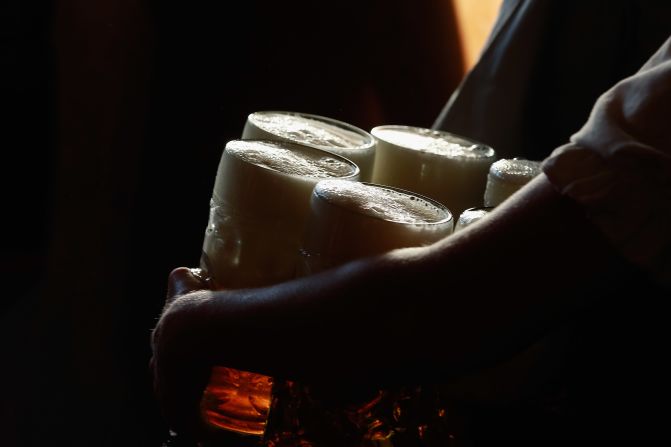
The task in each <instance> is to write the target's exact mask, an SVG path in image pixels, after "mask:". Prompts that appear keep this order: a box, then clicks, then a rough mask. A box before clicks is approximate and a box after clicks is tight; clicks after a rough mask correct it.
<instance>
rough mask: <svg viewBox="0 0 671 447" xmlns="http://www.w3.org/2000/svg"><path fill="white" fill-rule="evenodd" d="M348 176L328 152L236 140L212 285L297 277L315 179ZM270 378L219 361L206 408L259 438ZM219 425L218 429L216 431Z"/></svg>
mask: <svg viewBox="0 0 671 447" xmlns="http://www.w3.org/2000/svg"><path fill="white" fill-rule="evenodd" d="M327 178H338V179H341V180H343V181H347V182H351V181H356V180H358V178H359V168H358V167H357V166H356V165H355V164H354V163H353V162H351V161H350V160H347V159H345V158H344V157H340V156H338V155H336V154H333V153H331V152H326V151H324V150H321V149H317V148H314V147H309V146H305V145H301V144H297V143H291V142H287V141H262V140H233V141H229V142H228V143H227V144H226V147H225V149H224V151H223V153H222V156H221V159H220V162H219V167H218V170H217V175H216V179H215V184H214V190H213V193H212V198H211V200H210V215H209V222H208V224H207V229H206V232H205V238H204V241H203V252H202V256H201V268H202V269H203V270H204V272H205V274H206V275H207V276H208V278H209V280H210V281H211V283H212V285H213V288H215V289H216V288H241V287H259V286H266V285H270V284H274V283H278V282H281V281H285V280H289V279H292V278H294V277H295V270H296V256H297V253H298V250H299V248H300V246H301V238H302V236H303V234H304V229H305V223H306V220H307V218H308V216H309V209H310V196H311V194H312V190H313V188H314V185H315V184H316V183H317V182H318V181H319V180H323V179H327ZM271 386H272V379H271V378H270V377H268V376H264V375H260V374H254V373H251V372H245V371H238V370H235V369H231V368H225V367H215V368H213V370H212V374H211V377H210V382H209V385H208V387H207V389H206V390H205V392H204V394H203V399H202V401H201V410H202V413H203V416H204V420H205V421H206V422H207V423H208V424H209V426H210V427H216V428H221V429H225V430H229V431H233V432H236V433H240V434H246V435H253V436H256V437H259V436H261V435H262V434H263V431H264V428H265V424H266V418H267V415H268V409H269V406H270V393H271ZM215 431H216V430H215Z"/></svg>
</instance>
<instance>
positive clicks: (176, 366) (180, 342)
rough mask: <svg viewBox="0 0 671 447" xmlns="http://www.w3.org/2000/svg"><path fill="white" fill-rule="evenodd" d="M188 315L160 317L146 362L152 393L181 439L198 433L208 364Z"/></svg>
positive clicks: (173, 312)
mask: <svg viewBox="0 0 671 447" xmlns="http://www.w3.org/2000/svg"><path fill="white" fill-rule="evenodd" d="M193 328H194V321H192V320H191V319H190V318H189V316H188V314H187V315H184V314H183V313H181V312H180V311H179V310H178V311H177V312H175V311H174V310H173V311H171V312H169V313H167V314H164V315H162V317H161V319H160V320H159V323H158V325H157V327H156V328H155V329H154V331H153V336H152V351H153V355H152V358H151V360H150V362H149V368H150V371H151V374H152V379H153V386H154V394H155V396H156V398H157V401H158V403H159V407H160V408H161V411H162V413H163V417H164V418H165V420H166V422H167V423H168V426H169V427H170V428H171V429H173V430H174V431H176V432H177V433H178V434H179V435H180V438H182V439H184V438H185V437H189V436H192V435H194V434H196V433H198V432H199V431H200V430H201V424H202V421H201V417H200V401H201V397H202V393H203V390H204V389H205V387H206V385H207V382H208V379H209V376H210V369H211V365H210V362H209V360H207V359H206V357H205V354H204V351H203V350H202V349H200V348H201V347H202V346H203V344H204V343H203V341H202V337H201V336H200V335H199V334H198V331H197V330H195V329H193Z"/></svg>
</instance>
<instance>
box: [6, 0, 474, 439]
mask: <svg viewBox="0 0 671 447" xmlns="http://www.w3.org/2000/svg"><path fill="white" fill-rule="evenodd" d="M169 3H170V4H169ZM0 8H1V9H0V11H1V13H2V15H1V17H2V24H3V26H2V27H0V33H1V34H2V42H3V43H2V58H1V59H2V68H3V69H2V84H1V87H0V88H1V98H2V101H1V102H2V109H3V112H4V114H3V115H4V118H3V121H2V123H3V126H2V127H3V131H2V135H3V139H2V141H3V143H4V144H3V149H4V150H3V153H2V155H3V160H2V166H3V168H4V169H3V175H2V178H3V185H2V186H3V198H4V200H3V202H4V203H3V205H4V209H5V211H4V212H3V215H4V216H5V217H4V219H3V221H4V225H3V227H4V230H3V231H2V239H1V243H2V246H1V247H0V262H1V267H2V272H3V293H2V298H1V299H0V348H1V351H0V353H1V355H2V361H1V362H0V364H1V365H2V366H0V379H1V380H0V386H2V390H0V411H1V413H0V445H3V446H5V445H6V446H33V445H67V446H79V445H82V446H99V445H100V446H106V445H110V446H112V445H114V446H117V445H124V446H133V445H138V446H157V445H159V444H160V442H161V440H162V439H163V437H164V435H165V429H166V428H165V426H164V425H163V422H162V420H161V419H160V416H159V413H158V409H157V408H156V407H155V403H154V400H153V396H152V394H151V383H150V381H149V376H148V368H147V366H148V361H149V357H150V349H149V335H150V331H151V328H152V327H153V325H154V323H155V321H156V317H157V316H158V314H159V312H160V309H161V306H162V303H163V298H164V295H165V288H166V280H167V276H168V273H169V272H170V270H171V269H172V268H174V267H177V266H182V265H187V266H195V265H196V264H197V263H198V258H199V254H200V246H201V243H202V237H203V234H204V229H205V225H206V222H207V214H208V202H209V196H210V193H211V188H212V185H213V182H214V175H215V172H216V166H217V163H218V161H219V157H220V155H221V151H222V149H223V145H224V144H225V142H226V141H228V140H230V139H234V138H238V137H239V135H240V134H241V132H242V127H243V125H244V120H245V118H246V116H247V115H248V114H249V113H251V112H254V111H257V110H264V109H278V110H280V109H285V110H293V111H302V112H307V113H315V114H320V115H325V116H329V117H332V118H336V119H340V120H343V121H346V122H349V123H351V124H354V125H356V126H359V127H361V128H363V129H367V130H368V129H370V128H372V127H374V126H376V125H381V124H408V125H418V126H424V127H430V126H431V124H432V123H433V121H434V119H435V117H436V116H437V115H438V113H439V111H440V109H441V108H442V106H443V105H444V104H445V102H446V101H447V99H448V97H449V95H450V94H451V92H452V91H453V90H454V88H455V87H456V85H457V83H458V81H459V80H460V78H461V75H462V72H463V67H462V62H461V55H460V53H459V49H458V48H459V46H458V44H457V33H456V28H455V25H454V19H453V14H452V11H451V10H450V7H449V2H444V1H439V0H431V1H424V2H407V1H401V0H390V1H381V0H371V1H367V2H358V1H354V0H340V1H338V2H334V3H320V2H311V1H288V2H274V1H261V0H254V1H251V0H249V1H245V2H240V3H237V4H235V5H234V6H233V5H232V4H231V3H230V2H219V4H218V5H215V6H213V5H210V4H207V3H205V2H202V3H201V2H190V3H188V4H185V3H182V2H176V3H171V2H158V1H153V2H150V1H139V0H138V1H132V0H118V1H114V2H112V1H96V2H89V1H85V0H60V1H43V0H41V1H34V2H25V1H20V0H5V1H4V2H3V3H2V6H0Z"/></svg>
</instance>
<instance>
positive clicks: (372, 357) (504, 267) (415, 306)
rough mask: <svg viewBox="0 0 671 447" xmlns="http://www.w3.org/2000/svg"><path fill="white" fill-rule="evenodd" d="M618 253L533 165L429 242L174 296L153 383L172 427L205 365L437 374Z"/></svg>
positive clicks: (571, 297)
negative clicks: (483, 210) (479, 214)
mask: <svg viewBox="0 0 671 447" xmlns="http://www.w3.org/2000/svg"><path fill="white" fill-rule="evenodd" d="M623 264H624V263H623V262H622V261H621V260H620V258H619V256H617V255H616V254H615V253H614V252H613V250H612V249H611V248H610V245H609V244H608V243H606V242H605V241H604V239H603V238H602V236H601V235H600V234H599V233H598V232H597V231H596V230H595V229H594V228H593V227H592V225H591V224H590V223H589V222H588V221H587V219H586V218H585V216H584V215H583V212H582V210H581V208H579V207H578V206H577V205H576V204H575V203H573V202H572V201H571V200H569V199H566V198H564V197H562V196H561V195H560V194H559V193H557V192H556V191H555V189H554V188H553V187H552V186H551V185H550V184H549V183H548V181H547V179H546V178H545V176H544V175H541V176H539V177H538V178H537V179H535V180H534V181H532V182H531V183H530V184H528V185H527V186H526V187H524V188H522V189H521V190H520V191H519V192H518V193H516V194H515V195H514V196H512V197H511V198H510V199H508V200H507V201H506V202H504V204H502V205H500V207H499V208H497V209H496V210H495V211H493V212H492V213H491V214H490V215H489V216H487V218H485V219H483V220H481V221H479V222H477V223H475V224H473V225H471V226H470V227H467V228H466V229H464V230H462V231H460V232H458V233H456V234H454V235H451V236H449V237H448V238H446V239H444V240H443V241H441V242H439V243H437V244H434V245H433V246H430V247H426V248H417V249H402V250H396V251H392V252H389V253H388V254H385V255H382V256H379V257H375V258H369V259H365V260H361V261H355V262H352V263H349V264H347V265H345V266H343V267H341V268H338V269H335V270H331V271H327V272H324V273H322V274H317V275H314V276H310V277H305V278H302V279H298V280H294V281H290V282H286V283H282V284H279V285H277V286H274V287H267V288H260V289H249V290H230V291H217V292H213V291H204V290H202V291H197V292H192V293H187V294H185V295H182V296H181V297H178V298H177V299H175V300H174V301H173V302H172V303H171V304H169V305H168V306H166V309H165V311H164V312H163V314H162V316H161V318H160V320H159V322H158V325H157V327H156V330H155V332H154V361H155V374H156V386H157V392H158V394H159V396H160V398H161V400H162V405H163V406H164V408H165V409H166V412H167V413H168V414H167V416H168V418H169V419H171V420H172V422H173V423H175V424H176V425H177V426H178V425H179V424H183V423H184V421H186V420H188V419H189V418H192V419H191V421H192V422H193V417H195V416H194V415H196V414H197V411H194V410H195V409H197V408H198V407H197V406H198V401H199V399H200V395H201V393H202V390H203V388H204V386H205V384H206V381H207V378H208V372H209V368H210V366H212V365H215V364H219V365H226V366H231V367H235V368H239V369H244V370H251V371H256V372H262V373H266V374H269V375H272V376H276V377H288V378H295V379H300V380H303V381H312V382H327V383H328V382H330V383H334V384H347V383H350V384H360V383H366V382H374V383H376V384H378V385H380V384H384V383H385V382H386V383H393V382H399V381H403V382H408V381H421V380H430V379H435V378H436V377H440V378H442V379H444V378H449V377H450V376H452V375H458V374H460V373H464V372H468V371H471V370H473V369H475V368H478V367H481V366H485V365H491V364H493V363H494V362H496V361H498V360H500V359H503V358H505V357H507V356H510V355H512V354H514V353H515V352H518V351H519V350H521V349H522V348H524V347H526V346H528V345H529V344H530V343H532V342H533V341H535V340H537V339H538V338H539V337H540V336H541V335H543V334H544V333H545V332H546V331H548V330H550V329H551V328H553V327H554V325H556V324H559V323H560V322H562V321H564V320H565V319H566V318H567V317H569V316H570V315H571V314H573V313H575V312H577V311H578V310H579V309H581V308H582V307H584V306H587V305H589V304H590V303H592V302H594V301H595V300H596V299H598V297H599V295H600V294H601V292H604V291H605V290H607V289H608V288H609V287H613V286H615V284H616V281H615V277H616V275H615V276H614V272H617V271H619V270H620V269H622V268H624V267H623ZM179 274H180V275H184V271H181V273H179ZM187 276H188V275H187ZM187 282H188V281H187ZM193 285H194V287H195V286H197V284H196V283H194V284H193ZM511 291H514V293H511ZM604 305H607V303H604Z"/></svg>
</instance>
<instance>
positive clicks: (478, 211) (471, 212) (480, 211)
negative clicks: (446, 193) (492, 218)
mask: <svg viewBox="0 0 671 447" xmlns="http://www.w3.org/2000/svg"><path fill="white" fill-rule="evenodd" d="M493 209H494V208H493V207H481V208H469V209H467V210H464V212H463V213H461V215H459V219H457V223H456V224H455V226H454V231H458V230H462V229H464V228H465V227H467V226H469V225H471V224H473V223H475V222H477V221H479V220H480V219H482V218H483V217H485V216H486V215H488V214H489V213H490V212H491V211H492V210H493Z"/></svg>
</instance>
